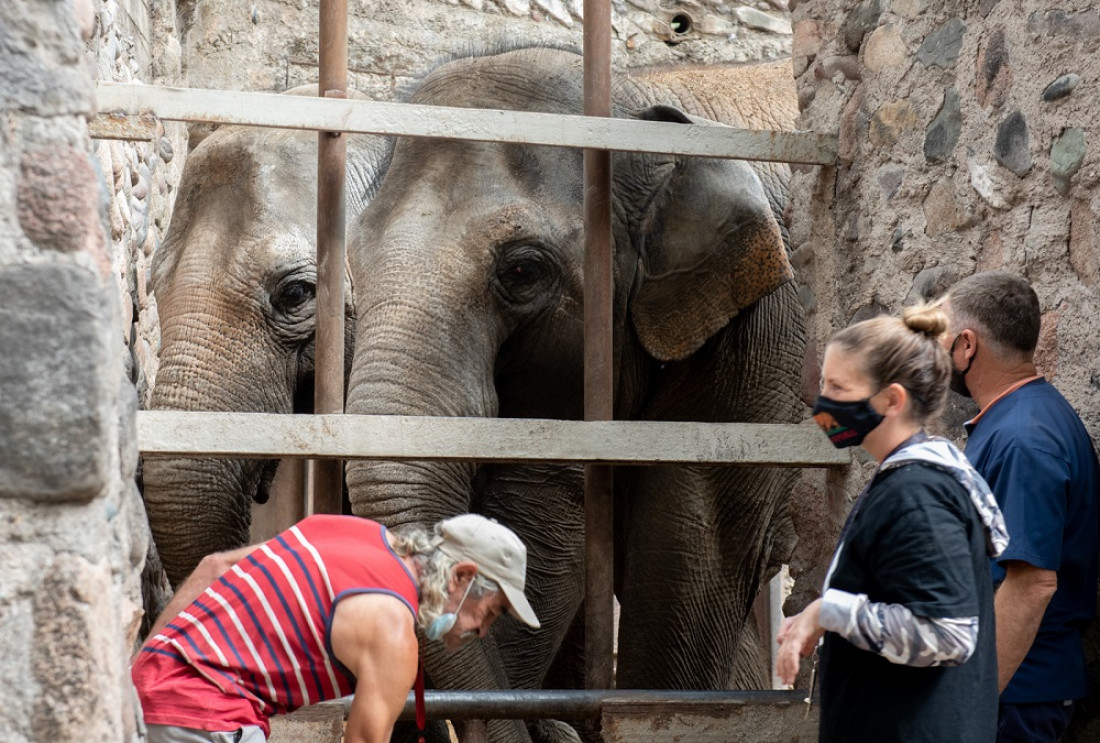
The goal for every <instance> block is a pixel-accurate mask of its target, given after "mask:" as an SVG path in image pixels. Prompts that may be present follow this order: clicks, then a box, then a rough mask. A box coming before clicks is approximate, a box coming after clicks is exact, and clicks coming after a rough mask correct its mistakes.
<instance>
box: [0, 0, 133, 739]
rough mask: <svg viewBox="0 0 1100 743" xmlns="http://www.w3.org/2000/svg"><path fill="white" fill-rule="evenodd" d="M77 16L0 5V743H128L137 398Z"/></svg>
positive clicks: (72, 6) (86, 11) (67, 8)
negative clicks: (127, 361)
mask: <svg viewBox="0 0 1100 743" xmlns="http://www.w3.org/2000/svg"><path fill="white" fill-rule="evenodd" d="M95 23H96V20H95V9H94V7H93V5H92V3H91V2H88V1H85V0H76V2H67V3H59V2H54V1H53V0H24V1H22V2H18V3H10V2H7V3H2V4H0V80H2V81H3V84H2V85H0V297H3V299H2V301H0V347H2V348H3V349H4V353H3V354H2V355H0V431H3V436H0V574H2V575H3V579H2V580H0V658H2V659H3V661H2V662H0V689H3V690H4V692H3V693H4V703H3V705H2V706H0V740H3V741H5V743H9V742H10V743H39V742H41V741H50V743H68V742H72V743H76V742H77V741H80V742H84V741H130V740H135V739H137V738H138V724H137V716H136V715H135V709H134V705H133V702H132V695H131V692H130V686H129V684H128V683H127V680H128V675H129V674H128V658H129V654H130V648H131V643H132V641H133V637H134V634H135V632H136V629H137V623H138V620H139V618H140V606H139V600H138V576H139V574H140V569H141V565H142V562H143V559H144V556H145V545H146V542H145V536H144V534H145V530H146V527H145V526H144V511H143V509H142V506H141V500H140V497H139V494H138V492H137V488H136V487H135V484H134V474H135V469H136V466H137V449H136V445H135V440H134V411H135V410H136V396H135V394H134V388H133V386H132V385H131V384H130V382H129V380H127V379H125V377H124V368H123V363H122V359H123V356H124V346H123V344H122V343H121V342H120V333H119V327H120V322H121V312H120V308H119V303H118V292H117V290H116V284H115V282H114V281H113V268H112V263H113V260H112V250H111V242H110V240H109V236H108V232H107V228H106V221H105V220H106V208H105V207H106V203H107V197H106V194H105V193H104V192H103V191H102V189H101V186H100V183H101V179H100V177H99V174H98V173H97V163H96V160H95V158H94V157H93V156H92V150H93V146H92V143H91V140H90V139H89V137H88V133H87V125H86V119H87V117H88V116H89V115H90V114H91V112H92V109H93V88H92V82H93V72H92V70H91V69H90V68H89V66H88V65H87V64H86V61H87V60H86V58H85V55H84V49H85V46H84V45H85V43H86V42H87V41H88V40H89V39H90V38H91V36H92V34H93V30H94V27H95Z"/></svg>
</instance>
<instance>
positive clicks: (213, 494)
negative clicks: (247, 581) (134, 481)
mask: <svg viewBox="0 0 1100 743" xmlns="http://www.w3.org/2000/svg"><path fill="white" fill-rule="evenodd" d="M259 464H260V463H259V462H255V461H251V460H227V459H175V458H172V459H161V458H150V459H146V460H145V462H144V468H143V469H144V480H145V508H146V511H147V512H148V514H149V527H150V529H151V531H152V533H153V540H154V543H155V544H156V545H157V550H158V551H159V553H160V556H161V561H162V562H163V564H164V570H165V573H166V574H167V576H168V580H169V581H170V582H171V584H172V586H173V587H177V586H179V584H180V583H181V582H182V581H183V580H184V579H185V578H186V577H187V576H188V575H190V574H191V572H192V571H193V570H194V569H195V567H196V566H197V565H198V564H199V561H201V560H202V558H203V556H205V555H209V554H211V553H214V552H219V551H222V550H227V549H232V548H235V547H240V546H243V545H245V544H248V542H249V527H250V526H251V523H252V511H251V508H252V503H251V498H249V497H247V496H246V495H244V494H245V493H248V492H251V491H255V489H256V481H257V480H258V479H259V477H260V476H261V468H260V467H259Z"/></svg>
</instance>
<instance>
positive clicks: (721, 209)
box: [628, 107, 794, 361]
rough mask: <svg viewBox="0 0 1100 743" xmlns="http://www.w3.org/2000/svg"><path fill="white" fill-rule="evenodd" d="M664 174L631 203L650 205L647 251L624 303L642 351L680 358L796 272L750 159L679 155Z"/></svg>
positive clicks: (641, 238) (638, 239)
mask: <svg viewBox="0 0 1100 743" xmlns="http://www.w3.org/2000/svg"><path fill="white" fill-rule="evenodd" d="M661 108H666V107H661ZM650 113H652V112H650ZM666 120H667V119H666ZM633 165H635V163H632V164H631V165H630V166H628V167H632V166H633ZM632 170H633V171H634V173H635V174H638V173H645V172H650V173H653V172H658V169H654V168H653V167H652V166H649V167H643V168H635V167H632ZM661 170H665V176H664V177H661V178H659V179H658V180H659V182H657V183H654V182H653V180H652V179H651V180H650V182H649V183H648V186H647V187H649V188H650V189H652V193H651V194H650V195H649V198H648V199H647V198H645V197H642V198H637V197H636V200H635V203H647V204H649V207H648V213H646V214H644V215H642V216H641V218H640V219H639V220H637V221H636V222H635V224H637V225H639V227H638V229H641V230H643V231H644V234H642V235H635V236H634V237H635V243H636V244H639V245H642V246H644V250H643V251H642V254H641V264H642V265H641V271H640V278H639V283H638V285H637V287H636V291H635V293H634V297H633V300H632V303H631V308H630V309H631V317H632V319H633V322H634V328H635V330H636V331H637V333H638V337H639V339H640V340H641V342H642V345H643V346H644V347H645V349H646V351H647V352H649V354H650V355H652V356H653V357H654V358H657V359H660V360H662V361H678V360H681V359H684V358H687V357H688V356H690V355H691V354H692V353H694V352H695V351H696V350H698V349H699V348H700V347H701V346H702V345H703V344H704V343H705V342H706V341H707V339H708V338H710V337H711V336H712V335H713V334H714V333H716V332H718V331H719V330H721V329H722V328H723V327H725V325H726V324H727V323H728V322H729V321H730V320H731V319H733V318H734V317H735V316H736V315H737V313H738V312H740V311H741V310H742V309H744V308H746V307H748V306H749V305H751V304H752V303H754V302H756V301H757V300H758V299H760V298H761V297H764V296H766V295H767V294H770V293H771V292H773V291H775V289H777V288H778V287H779V286H780V285H782V284H783V283H785V282H787V281H789V280H791V279H792V278H793V276H794V272H793V270H792V269H791V265H790V262H789V261H788V260H787V252H786V246H785V244H784V242H783V235H782V232H781V231H780V229H779V225H778V223H777V222H776V221H775V216H774V214H773V212H772V210H771V207H770V205H769V202H768V199H767V196H766V194H765V192H764V187H763V185H762V184H761V182H760V179H759V178H758V177H757V175H756V173H755V172H753V170H752V169H751V168H750V167H749V166H748V165H747V164H746V163H744V162H742V161H737V160H719V159H704V158H684V159H682V160H680V161H679V162H678V163H677V164H676V168H675V172H673V173H671V174H669V173H667V170H666V169H661ZM643 180H644V179H641V178H638V179H635V180H634V181H633V182H632V185H631V187H632V188H637V187H639V186H641V185H642V183H641V181H643Z"/></svg>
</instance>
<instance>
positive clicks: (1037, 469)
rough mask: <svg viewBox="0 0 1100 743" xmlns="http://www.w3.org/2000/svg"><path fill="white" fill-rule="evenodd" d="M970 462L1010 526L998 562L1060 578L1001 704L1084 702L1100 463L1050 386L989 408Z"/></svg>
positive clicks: (1032, 385) (997, 570) (997, 576)
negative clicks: (1012, 562) (1018, 563)
mask: <svg viewBox="0 0 1100 743" xmlns="http://www.w3.org/2000/svg"><path fill="white" fill-rule="evenodd" d="M967 432H968V433H969V434H970V436H969V439H968V441H967V444H966V456H967V458H968V459H969V460H970V462H971V464H973V465H974V468H975V469H976V470H978V472H979V473H980V474H981V475H982V477H984V478H985V480H986V482H988V483H989V487H990V488H991V489H992V490H993V495H994V496H995V497H996V498H997V503H998V505H999V506H1000V507H1001V511H1002V512H1003V513H1004V517H1005V523H1006V524H1007V525H1008V535H1009V540H1010V541H1009V544H1008V549H1007V550H1005V552H1004V553H1003V554H1002V555H1001V556H1000V557H999V558H997V560H996V561H995V562H994V563H993V565H992V573H993V583H994V585H1000V583H1001V581H1003V580H1004V577H1005V566H1004V563H1005V562H1006V561H1009V560H1020V561H1023V562H1026V563H1028V564H1030V565H1032V566H1034V567H1037V568H1042V569H1044V570H1053V571H1055V572H1057V574H1058V590H1057V592H1056V593H1055V594H1054V597H1053V598H1052V599H1051V601H1050V604H1049V605H1048V606H1047V610H1046V613H1045V614H1044V615H1043V620H1042V623H1041V624H1040V625H1039V632H1038V635H1037V636H1036V638H1035V642H1034V643H1033V644H1032V646H1031V650H1029V651H1028V654H1027V657H1025V658H1024V662H1023V663H1022V664H1021V665H1020V668H1019V670H1017V671H1016V674H1015V675H1014V676H1013V677H1012V681H1011V682H1010V683H1009V685H1008V687H1007V688H1006V689H1005V690H1004V692H1003V693H1002V695H1001V699H1002V701H1004V702H1008V703H1012V704H1021V703H1028V702H1052V701H1059V700H1064V699H1080V698H1082V697H1085V696H1087V695H1088V681H1087V676H1086V671H1085V653H1084V647H1083V644H1082V634H1083V633H1084V630H1085V628H1086V627H1087V626H1088V623H1089V622H1090V621H1091V620H1092V618H1093V616H1094V615H1095V613H1096V593H1097V557H1098V550H1100V465H1098V464H1097V460H1096V454H1095V452H1094V451H1093V447H1092V441H1091V439H1090V438H1089V435H1088V432H1087V431H1086V430H1085V426H1084V424H1082V422H1081V419H1080V417H1078V415H1077V412H1076V411H1074V409H1073V408H1072V407H1071V406H1070V404H1069V403H1068V402H1066V399H1065V398H1064V397H1062V395H1061V393H1059V392H1058V390H1056V389H1055V388H1054V387H1053V385H1051V384H1050V383H1048V382H1047V381H1046V380H1045V379H1037V380H1035V381H1033V382H1028V383H1027V384H1025V385H1024V386H1022V387H1020V388H1019V389H1017V390H1015V391H1013V392H1011V393H1009V394H1008V395H1006V396H1005V397H1003V398H1001V399H1000V400H997V401H996V402H994V403H993V404H992V405H990V406H989V407H988V408H987V409H986V410H985V411H984V412H983V414H982V415H981V416H980V417H979V418H978V420H977V423H974V424H967Z"/></svg>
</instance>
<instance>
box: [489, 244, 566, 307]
mask: <svg viewBox="0 0 1100 743" xmlns="http://www.w3.org/2000/svg"><path fill="white" fill-rule="evenodd" d="M553 268H554V262H553V260H552V259H551V258H549V257H548V255H547V253H546V250H545V248H542V247H540V246H535V245H519V246H513V247H510V248H507V249H505V250H504V252H503V253H502V254H501V256H500V259H499V261H498V263H497V270H496V284H497V290H498V291H499V292H500V294H501V295H502V296H503V298H504V299H505V300H507V301H508V302H510V303H513V304H524V305H527V304H530V303H531V302H532V301H534V300H536V299H538V298H539V297H540V296H542V295H545V294H547V293H549V292H551V291H552V289H553V284H554V283H555V282H554V276H555V271H554V270H553Z"/></svg>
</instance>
